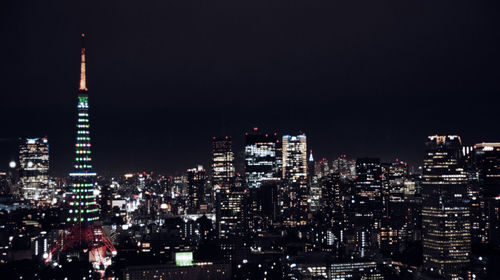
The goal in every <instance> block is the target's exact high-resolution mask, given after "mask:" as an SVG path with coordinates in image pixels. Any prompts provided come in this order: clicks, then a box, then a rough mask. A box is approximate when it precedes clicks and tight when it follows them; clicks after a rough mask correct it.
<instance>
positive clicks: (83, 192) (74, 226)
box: [46, 34, 116, 266]
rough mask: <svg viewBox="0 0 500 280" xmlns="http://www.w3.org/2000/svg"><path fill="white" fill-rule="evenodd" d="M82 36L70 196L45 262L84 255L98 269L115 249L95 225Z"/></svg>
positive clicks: (97, 211)
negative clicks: (63, 221)
mask: <svg viewBox="0 0 500 280" xmlns="http://www.w3.org/2000/svg"><path fill="white" fill-rule="evenodd" d="M84 40H85V34H82V48H81V63H80V86H79V90H78V105H77V114H78V115H77V123H76V141H75V161H74V165H73V172H71V173H70V174H69V175H70V179H69V182H68V183H69V184H68V185H69V190H70V191H71V195H70V197H69V199H68V205H67V206H68V207H67V208H68V213H65V214H66V225H67V227H66V228H65V230H64V231H63V232H62V234H61V236H60V238H59V240H58V241H57V242H56V244H55V246H54V247H53V249H52V250H51V253H50V254H49V256H48V257H47V259H46V261H47V262H48V261H50V260H52V258H53V256H55V255H56V254H58V253H61V252H69V251H71V252H75V253H78V255H80V253H82V252H85V253H88V254H89V261H91V262H93V263H96V264H97V265H98V266H100V265H104V266H106V265H107V261H106V255H107V254H108V253H111V254H113V255H114V254H116V249H115V248H114V246H113V244H112V243H111V241H110V240H109V238H108V237H107V235H106V233H105V232H104V230H103V228H102V227H101V226H100V225H99V224H98V221H99V205H98V204H97V199H96V194H95V181H96V180H95V179H96V176H97V174H96V173H95V172H93V171H92V151H91V147H92V145H91V142H90V118H89V96H88V89H87V77H86V67H85V66H86V65H85V63H86V62H85V46H84Z"/></svg>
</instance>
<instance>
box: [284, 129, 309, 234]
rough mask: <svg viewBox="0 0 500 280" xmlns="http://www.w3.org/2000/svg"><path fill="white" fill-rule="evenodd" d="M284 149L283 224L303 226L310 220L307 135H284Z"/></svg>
mask: <svg viewBox="0 0 500 280" xmlns="http://www.w3.org/2000/svg"><path fill="white" fill-rule="evenodd" d="M282 149H283V152H282V153H283V173H282V178H283V183H282V187H281V191H280V193H279V195H280V205H281V212H282V217H283V224H284V225H285V226H287V227H296V226H303V225H306V224H307V222H308V221H309V219H308V212H309V202H308V199H309V188H308V184H307V139H306V136H305V135H298V136H290V135H284V136H283V146H282Z"/></svg>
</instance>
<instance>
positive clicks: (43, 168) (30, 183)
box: [19, 137, 51, 203]
mask: <svg viewBox="0 0 500 280" xmlns="http://www.w3.org/2000/svg"><path fill="white" fill-rule="evenodd" d="M19 165H20V166H19V167H20V171H21V185H22V196H23V197H24V199H27V200H32V201H33V202H37V203H38V202H46V201H50V193H51V192H50V190H49V142H48V139H47V137H43V138H23V139H21V144H20V146H19Z"/></svg>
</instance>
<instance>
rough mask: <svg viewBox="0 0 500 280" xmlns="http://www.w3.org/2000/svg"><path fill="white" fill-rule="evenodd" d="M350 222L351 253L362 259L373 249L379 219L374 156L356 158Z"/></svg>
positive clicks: (379, 179) (379, 174)
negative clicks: (352, 251) (352, 244)
mask: <svg viewBox="0 0 500 280" xmlns="http://www.w3.org/2000/svg"><path fill="white" fill-rule="evenodd" d="M351 211H352V212H351V217H350V220H351V222H350V224H351V229H352V233H353V236H354V238H355V240H356V242H355V243H354V244H355V250H354V254H355V255H356V256H357V257H360V258H364V257H369V256H373V255H374V253H375V252H376V246H377V243H376V241H377V238H376V237H377V235H378V233H379V230H380V221H381V218H382V169H381V164H380V159H378V158H358V159H357V160H356V180H355V186H354V202H353V203H352V208H351Z"/></svg>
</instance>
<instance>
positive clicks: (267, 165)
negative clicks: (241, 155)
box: [245, 127, 277, 189]
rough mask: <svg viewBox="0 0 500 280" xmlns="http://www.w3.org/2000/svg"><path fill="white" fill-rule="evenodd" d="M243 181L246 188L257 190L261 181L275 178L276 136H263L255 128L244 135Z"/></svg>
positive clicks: (263, 134)
mask: <svg viewBox="0 0 500 280" xmlns="http://www.w3.org/2000/svg"><path fill="white" fill-rule="evenodd" d="M245 138H246V145H245V181H246V185H247V187H248V188H250V189H251V188H259V187H260V185H261V184H262V180H264V179H270V178H274V177H275V171H276V140H277V139H276V134H271V135H270V134H265V133H261V132H259V131H258V128H257V127H255V128H254V129H253V131H252V132H251V133H245Z"/></svg>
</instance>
